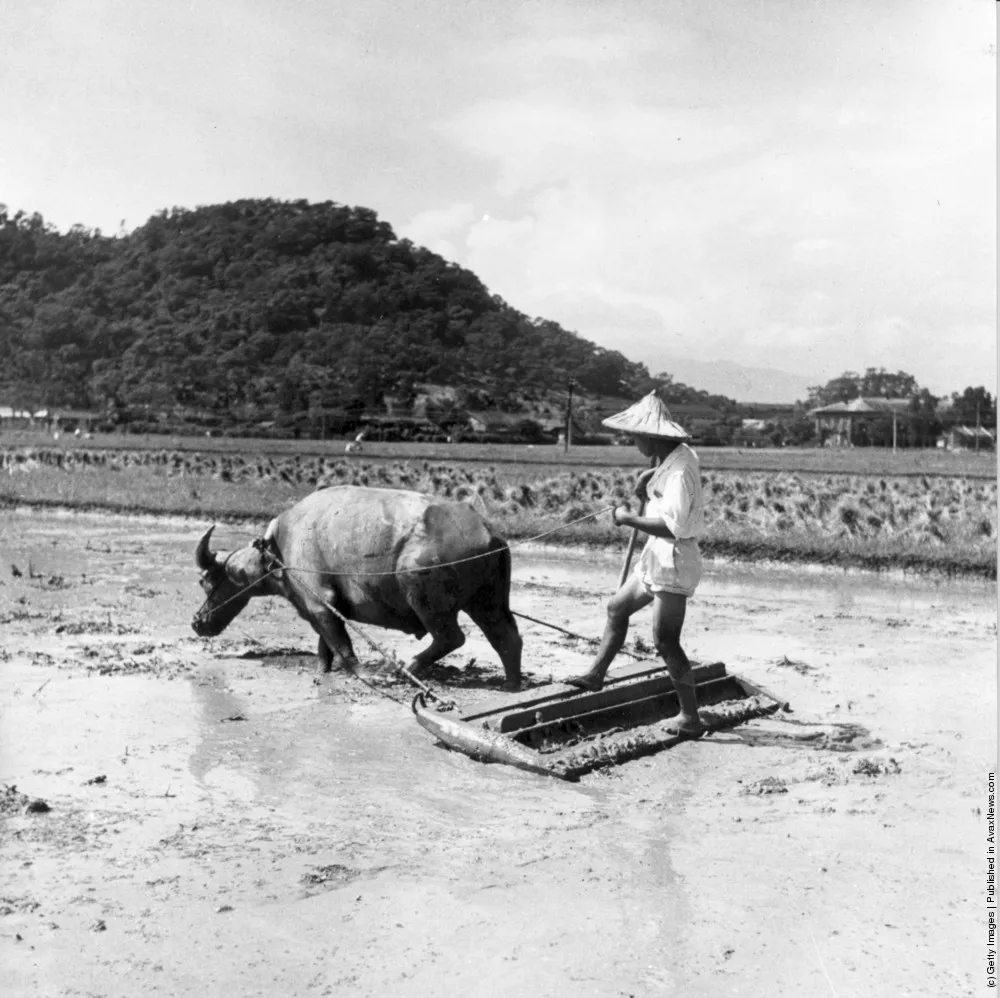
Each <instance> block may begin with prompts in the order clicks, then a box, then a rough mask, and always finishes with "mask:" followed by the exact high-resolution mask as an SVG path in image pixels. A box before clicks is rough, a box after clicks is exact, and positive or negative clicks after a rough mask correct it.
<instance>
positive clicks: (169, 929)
mask: <svg viewBox="0 0 1000 998" xmlns="http://www.w3.org/2000/svg"><path fill="white" fill-rule="evenodd" d="M203 529H204V524H202V523H200V522H194V521H186V520H181V519H175V520H170V519H154V518H115V517H107V516H95V515H76V516H73V515H53V514H19V513H15V512H5V513H3V514H0V634H2V642H0V704H2V716H0V783H2V784H3V785H4V786H0V791H2V794H0V946H2V948H3V978H4V993H5V994H9V995H18V996H21V995H24V996H28V995H31V996H35V995H83V994H94V995H109V996H132V995H136V994H162V995H190V994H239V995H339V994H351V995H382V994H392V995H403V996H408V995H413V996H416V995H420V996H424V995H427V996H434V995H441V996H452V995H456V994H461V995H463V996H478V995H508V994H514V993H526V994H531V995H533V996H549V995H552V996H555V995H565V994H574V995H594V996H598V995H599V996H615V995H621V996H625V995H661V994H671V993H675V992H676V993H682V994H685V995H693V996H700V995H705V996H709V995H712V996H715V995H723V996H726V995H750V996H755V995H768V996H781V995H788V996H793V995H794V996H798V995H802V994H831V995H833V994H839V995H847V994H851V995H881V994H890V993H891V994H909V995H927V996H935V998H936V996H938V995H942V994H948V995H963V994H973V993H978V988H979V986H980V985H981V983H982V981H981V979H980V978H981V972H982V960H981V957H982V950H983V947H982V945H980V943H981V939H980V937H981V936H982V935H983V933H982V931H981V923H982V922H983V921H984V919H983V918H982V914H983V911H982V909H983V903H982V898H981V893H982V886H983V881H984V876H983V871H982V869H981V868H982V867H983V860H982V855H983V854H984V846H983V844H982V843H983V840H984V836H985V822H984V816H983V813H982V812H983V811H985V782H986V773H987V771H988V770H989V769H990V768H991V766H993V765H994V760H995V759H996V740H995V703H996V587H995V585H994V584H991V583H978V582H961V583H956V582H941V583H935V582H933V581H929V580H926V579H909V578H904V577H876V576H870V575H862V574H849V573H843V572H837V573H831V572H828V571H806V570H793V569H785V568H766V567H760V566H758V567H754V568H752V569H750V568H741V567H740V566H738V565H723V564H717V563H715V564H713V563H709V564H708V566H707V568H708V570H707V572H706V578H705V581H704V583H703V586H702V588H701V590H700V591H699V594H698V597H697V598H696V599H695V600H693V601H692V602H691V605H690V607H689V612H688V620H687V624H686V628H685V634H686V647H687V649H688V653H689V655H690V656H691V657H692V658H695V659H698V660H701V661H713V660H722V661H725V662H726V663H727V665H728V666H729V669H730V671H735V672H740V673H742V674H744V675H746V676H747V677H748V678H750V679H751V680H753V681H755V682H758V683H760V684H762V685H763V686H765V687H767V688H769V689H771V690H772V691H774V692H776V693H779V694H780V695H781V696H782V697H786V698H787V699H788V700H789V701H790V702H791V704H792V706H793V708H794V712H793V713H792V714H789V715H778V716H776V717H773V718H767V719H761V720H755V721H751V722H749V723H748V724H746V725H744V726H741V727H740V728H737V729H734V730H732V731H729V732H726V733H724V734H715V735H712V736H711V737H707V738H703V739H701V740H700V741H697V742H684V743H682V744H679V745H677V746H676V747H674V748H672V749H670V750H669V751H666V752H661V753H659V754H657V755H654V756H650V757H647V758H644V759H640V760H636V761H634V762H630V763H628V764H626V765H623V766H619V767H616V768H613V769H608V770H599V771H597V772H595V773H592V774H590V775H588V776H585V777H584V778H583V779H582V780H581V781H580V782H579V783H577V784H564V783H561V782H557V781H553V780H547V779H544V778H541V777H535V776H532V775H531V774H528V773H523V772H520V771H517V770H513V769H509V768H506V767H500V766H487V765H483V764H480V763H476V762H473V761H471V760H469V759H467V758H465V757H463V756H459V755H455V754H452V753H448V752H446V751H445V750H443V749H442V748H441V747H439V746H438V745H436V744H435V742H434V740H433V739H432V738H431V737H430V736H429V735H428V734H427V732H425V731H424V730H423V729H421V728H420V727H419V726H417V725H416V724H415V723H414V721H413V719H412V717H411V715H410V712H409V699H410V693H411V689H410V687H408V686H406V685H403V684H398V683H392V682H387V681H386V679H385V677H384V676H383V675H380V674H379V671H378V666H379V663H378V662H377V661H375V657H374V656H372V655H370V654H369V655H367V656H365V654H364V653H365V651H366V649H363V648H362V647H361V646H360V645H359V648H358V650H359V652H362V656H363V657H366V665H367V666H368V670H367V674H366V677H365V678H367V679H368V685H365V684H363V683H362V682H360V681H358V680H357V679H352V678H350V677H347V676H345V675H342V674H334V675H332V676H331V677H329V679H327V680H324V681H323V682H322V683H318V682H317V680H316V676H315V672H314V658H313V652H314V647H315V640H314V638H313V637H312V635H311V632H310V631H309V630H308V629H307V628H306V626H305V625H304V624H303V622H301V621H300V620H299V619H298V618H297V617H296V616H295V614H294V612H293V611H292V610H291V608H290V607H288V606H286V605H283V604H281V603H278V602H276V601H271V602H268V601H256V602H255V603H254V604H252V605H251V607H250V608H249V609H248V610H247V611H245V612H244V614H243V615H242V616H241V617H240V618H239V619H238V620H237V621H236V622H235V623H234V624H233V625H232V627H231V628H230V630H229V631H227V632H226V633H225V634H223V635H222V636H220V637H219V638H216V639H212V640H208V641H206V640H202V639H198V638H196V637H195V636H194V634H193V633H192V632H191V630H190V618H191V615H192V613H193V612H194V610H195V609H196V608H197V606H198V604H199V602H200V596H201V594H200V590H199V589H198V588H197V585H196V572H195V570H194V566H193V562H192V557H191V553H192V551H193V548H194V545H195V543H196V541H197V539H198V537H199V536H200V533H201V531H202V530H203ZM220 532H221V533H222V534H223V536H221V537H220V538H219V544H220V546H223V547H228V546H232V545H233V544H235V543H237V542H242V541H243V540H244V539H246V537H247V536H248V535H247V533H246V532H244V531H241V530H239V528H237V527H226V528H224V529H222V530H220ZM514 566H515V586H514V595H513V604H514V608H515V609H518V610H522V611H524V612H526V613H529V614H531V615H532V616H536V617H539V618H541V619H545V620H548V621H551V622H552V623H555V624H558V625H560V626H561V627H564V628H567V629H569V630H573V631H576V632H578V633H581V634H584V635H596V634H597V633H599V631H600V628H601V624H602V618H603V601H604V599H605V598H606V596H607V595H608V594H609V590H610V588H611V587H612V586H613V584H614V581H615V579H616V578H617V574H618V567H619V566H618V563H617V559H612V558H604V557H601V556H597V555H594V554H593V553H590V552H588V553H583V552H577V553H573V552H567V551H559V552H551V551H545V550H542V549H517V550H516V551H515V558H514ZM15 570H16V571H15ZM647 614H648V611H647V612H646V614H643V615H640V617H639V618H638V619H637V621H636V625H635V626H634V628H633V634H634V635H635V636H637V637H638V638H646V639H648V636H649V618H648V616H647ZM521 626H522V634H523V636H524V638H525V646H526V650H525V664H526V668H527V673H528V677H527V678H528V680H529V682H530V683H531V684H533V685H536V686H541V685H543V684H545V683H547V682H549V681H550V680H551V679H560V678H564V677H566V676H568V675H570V674H572V673H573V672H574V671H579V670H580V669H581V668H582V667H583V666H584V665H585V664H586V662H587V658H588V652H589V650H590V648H589V646H588V645H587V643H586V642H583V641H575V640H573V639H569V638H566V637H564V636H563V635H560V634H558V633H557V632H555V631H550V630H547V629H545V628H543V627H541V626H539V625H536V624H533V623H528V622H524V621H521ZM371 633H372V636H373V637H374V638H375V639H376V640H377V641H379V642H380V643H381V644H383V645H384V646H385V647H386V648H387V650H390V651H392V652H394V653H396V654H398V655H400V656H402V657H404V658H405V656H406V655H407V653H408V652H412V650H413V648H414V643H413V642H412V640H411V639H409V638H406V637H404V636H401V635H393V634H390V633H388V632H371ZM468 634H469V641H468V643H467V644H466V645H465V647H464V648H463V649H462V650H461V651H460V652H459V653H456V654H455V655H452V656H450V657H449V658H448V659H446V660H445V661H444V662H443V663H441V664H440V665H439V666H438V667H437V668H436V669H435V670H433V671H432V672H431V674H430V676H429V681H430V682H432V683H433V684H435V685H438V686H441V687H443V688H444V689H445V690H447V692H448V693H449V694H450V695H451V696H453V697H455V698H456V699H457V700H459V702H460V705H461V706H462V707H463V708H465V707H469V706H471V705H473V704H479V703H482V704H484V705H486V704H492V703H499V702H501V698H502V697H503V696H504V695H503V694H502V693H500V692H499V684H500V682H501V679H502V673H501V669H500V666H499V663H498V662H497V661H496V659H495V656H494V655H493V653H492V651H491V650H490V649H489V647H488V645H487V644H486V642H485V641H484V640H483V639H482V637H481V636H480V635H479V633H478V632H477V631H475V629H474V628H472V627H471V625H470V626H469V628H468ZM425 678H427V677H425ZM389 696H392V697H394V698H395V700H398V701H399V702H395V700H392V699H388V697H389ZM33 801H44V802H45V803H47V804H48V805H49V807H50V810H49V811H47V812H45V811H32V810H29V808H28V805H29V804H30V803H31V802H33Z"/></svg>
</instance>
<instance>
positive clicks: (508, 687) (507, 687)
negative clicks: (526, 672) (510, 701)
mask: <svg viewBox="0 0 1000 998" xmlns="http://www.w3.org/2000/svg"><path fill="white" fill-rule="evenodd" d="M500 689H502V690H503V691H504V693H520V692H521V680H520V679H508V680H506V681H505V682H504V684H503V686H501V687H500Z"/></svg>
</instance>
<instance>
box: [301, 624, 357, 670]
mask: <svg viewBox="0 0 1000 998" xmlns="http://www.w3.org/2000/svg"><path fill="white" fill-rule="evenodd" d="M312 625H313V628H314V630H315V631H316V633H317V634H319V649H318V658H319V671H320V673H321V674H322V673H326V672H329V671H330V670H331V669H332V668H333V663H334V662H336V663H337V664H338V665H339V666H341V668H344V669H347V670H348V671H349V672H353V671H354V669H355V668H356V667H357V664H358V659H357V656H356V655H355V654H354V646H353V645H352V644H351V638H350V635H349V634H348V633H347V628H346V627H344V622H343V621H342V620H341V619H340V618H339V617H337V616H336V615H335V614H333V613H331V612H330V611H329V610H325V611H323V612H320V613H318V614H316V615H315V618H314V620H313V622H312Z"/></svg>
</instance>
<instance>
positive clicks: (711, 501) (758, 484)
mask: <svg viewBox="0 0 1000 998" xmlns="http://www.w3.org/2000/svg"><path fill="white" fill-rule="evenodd" d="M0 470H2V471H3V474H2V475H0V502H3V503H5V504H7V505H11V504H18V503H28V504H39V505H63V506H71V507H77V508H80V507H82V508H105V509H113V510H131V511H137V512H138V511H144V512H154V513H172V514H182V515H191V516H198V517H204V518H205V519H219V520H222V519H255V520H256V519H260V520H263V519H269V518H270V517H272V516H274V515H275V514H276V513H277V512H279V511H280V510H281V509H283V508H285V507H286V506H288V505H290V504H291V503H293V502H295V501H297V500H298V499H299V498H301V497H302V496H303V495H305V494H306V493H307V492H309V491H311V490H312V489H315V488H320V487H325V486H332V485H369V486H378V487H386V488H403V489H413V490H415V491H418V492H428V493H432V494H435V495H440V496H442V497H444V498H447V499H452V500H455V501H458V502H469V503H471V504H473V505H474V506H475V507H476V508H477V509H479V510H480V512H482V513H483V515H484V516H486V517H487V518H488V519H489V520H491V521H492V522H493V523H495V524H496V526H497V527H498V528H499V529H500V530H501V531H502V532H504V533H505V534H506V536H507V537H509V538H510V539H511V540H521V541H523V540H525V539H529V538H536V537H538V536H539V535H541V534H545V535H546V536H545V540H546V542H547V543H576V544H588V545H599V546H617V545H620V544H622V543H624V541H625V540H626V539H627V532H626V531H623V530H621V529H620V528H616V527H614V526H613V525H612V523H611V518H610V515H608V513H607V512H603V513H602V512H601V511H605V510H607V509H608V508H609V507H612V506H615V505H623V504H624V505H627V504H628V503H629V502H630V501H632V502H633V506H634V499H633V482H634V480H635V473H636V468H634V467H632V468H628V467H597V468H589V469H583V470H576V469H574V470H561V471H558V470H557V473H555V474H552V473H550V474H548V475H546V476H544V477H541V476H539V475H538V470H539V469H537V468H533V467H530V466H529V467H521V466H519V465H516V464H515V465H509V466H503V465H500V466H494V465H483V464H479V463H476V464H463V463H461V462H440V461H430V460H405V461H400V460H397V461H391V460H376V461H372V460H368V459H366V458H361V459H358V458H356V457H353V456H352V457H349V458H348V457H330V456H326V457H324V456H309V455H302V454H289V455H259V456H254V455H252V454H249V453H246V454H240V453H222V452H219V451H213V452H192V451H187V450H172V449H162V448H161V449H156V450H153V449H139V450H124V449H103V448H93V449H89V448H85V447H76V448H71V449H61V448H18V449H10V450H6V451H0ZM551 470H552V469H550V471H551ZM702 479H703V486H704V494H705V501H706V531H705V535H704V537H703V539H702V548H703V550H704V551H705V552H706V553H707V554H709V555H716V556H729V557H733V558H737V559H741V560H763V559H767V560H781V561H795V562H812V563H822V564H834V565H844V566H849V565H855V566H860V567H867V568H875V569H887V568H902V569H909V570H914V571H928V570H933V571H941V572H946V573H949V574H974V575H981V576H986V577H991V578H995V577H996V546H997V483H996V481H995V479H994V480H991V479H984V478H975V477H970V476H951V477H943V476H940V475H938V476H930V475H914V474H909V475H896V476H892V475H864V474H814V473H806V472H796V471H787V472H763V471H749V470H713V469H705V470H703V475H702ZM590 514H598V515H596V516H590ZM587 517H589V518H587ZM583 518H587V519H583ZM581 520H582V522H577V521H581Z"/></svg>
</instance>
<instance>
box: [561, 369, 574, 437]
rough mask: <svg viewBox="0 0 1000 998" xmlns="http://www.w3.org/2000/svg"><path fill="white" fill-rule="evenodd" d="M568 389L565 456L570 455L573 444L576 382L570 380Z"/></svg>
mask: <svg viewBox="0 0 1000 998" xmlns="http://www.w3.org/2000/svg"><path fill="white" fill-rule="evenodd" d="M566 387H567V390H568V392H569V395H568V398H567V400H566V434H565V442H564V444H563V453H564V454H568V453H569V445H570V444H571V443H572V442H573V389H574V388H575V387H576V382H575V381H574V380H573V379H572V378H570V379H569V384H568V385H567V386H566Z"/></svg>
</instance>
